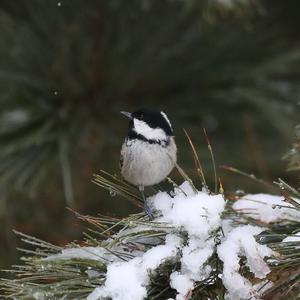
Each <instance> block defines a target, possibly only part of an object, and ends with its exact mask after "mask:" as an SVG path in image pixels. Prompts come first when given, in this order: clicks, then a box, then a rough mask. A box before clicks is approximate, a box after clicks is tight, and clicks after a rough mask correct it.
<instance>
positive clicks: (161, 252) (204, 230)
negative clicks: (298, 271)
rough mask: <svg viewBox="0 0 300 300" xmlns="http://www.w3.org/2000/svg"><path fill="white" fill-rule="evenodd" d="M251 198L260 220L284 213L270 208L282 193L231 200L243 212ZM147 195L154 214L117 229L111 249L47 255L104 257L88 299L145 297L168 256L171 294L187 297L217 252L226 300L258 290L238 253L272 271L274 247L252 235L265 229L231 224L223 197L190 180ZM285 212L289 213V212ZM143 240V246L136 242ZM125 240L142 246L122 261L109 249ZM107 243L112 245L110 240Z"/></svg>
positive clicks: (255, 268) (259, 274)
mask: <svg viewBox="0 0 300 300" xmlns="http://www.w3.org/2000/svg"><path fill="white" fill-rule="evenodd" d="M253 199H255V200H258V201H259V202H254V203H255V208H257V205H260V206H262V207H260V206H259V211H258V214H259V217H260V218H264V220H268V221H271V220H274V218H271V211H272V212H273V211H274V210H275V212H276V213H275V214H276V218H278V217H279V214H282V212H283V209H282V208H281V209H280V213H279V212H277V211H276V208H275V209H273V208H272V207H271V208H270V207H269V206H272V205H274V203H275V204H279V203H280V204H282V200H283V198H282V197H276V196H271V195H263V194H259V195H247V196H245V197H243V198H242V199H240V200H239V201H237V202H236V203H235V205H234V206H235V209H237V210H239V211H240V209H242V210H243V211H244V210H245V209H246V207H249V203H250V205H251V204H252V203H253V202H252V200H253ZM147 200H148V203H149V205H150V206H151V208H152V210H153V212H154V215H155V216H156V218H155V219H154V220H153V221H152V222H150V223H149V224H143V223H141V224H138V223H137V224H131V225H130V226H128V227H127V228H126V229H123V230H121V231H120V232H119V233H117V234H116V235H115V236H114V237H113V238H115V240H116V241H120V242H118V243H114V245H113V246H112V247H111V248H110V251H111V252H108V251H107V250H106V249H105V248H102V247H82V248H69V249H65V250H63V251H62V253H60V254H57V255H52V256H49V257H48V258H46V259H47V260H51V259H57V258H59V259H70V258H87V259H93V260H101V261H103V262H105V264H106V265H107V272H106V278H105V280H104V283H103V284H102V285H100V283H99V286H98V287H96V288H95V289H94V291H93V292H92V293H90V295H89V296H88V298H87V299H88V300H98V299H106V298H108V299H113V300H143V299H145V298H146V297H147V296H148V295H147V291H148V289H149V285H150V276H151V275H152V274H155V273H156V270H157V268H158V267H160V266H161V265H162V264H164V263H166V262H170V261H171V262H173V263H174V265H175V262H176V265H177V266H178V268H177V269H176V270H174V271H173V272H172V273H171V274H170V286H171V287H172V288H173V289H174V290H175V291H176V296H174V299H176V300H184V299H187V296H188V295H189V293H190V292H191V291H192V290H193V288H194V286H195V285H197V283H198V282H200V281H203V280H205V279H208V278H210V280H211V275H212V272H213V271H215V270H213V267H212V266H211V265H210V261H211V258H212V257H213V256H215V255H218V257H219V259H221V260H222V261H223V273H222V275H220V276H221V277H220V278H221V279H222V280H223V284H224V286H225V287H226V289H227V296H226V299H232V300H239V299H248V298H249V297H251V296H253V295H256V293H257V289H258V288H257V287H256V286H253V285H252V284H251V282H250V281H249V280H247V279H246V278H245V277H243V276H242V275H241V272H240V271H241V270H240V269H241V266H240V263H241V257H244V258H245V260H244V261H245V265H246V266H247V267H248V268H249V270H250V271H251V272H252V273H253V275H254V276H255V277H256V278H258V279H262V280H263V279H265V277H266V275H267V274H268V273H269V272H270V269H269V267H268V266H267V264H266V263H265V261H264V258H265V257H270V256H271V255H272V250H271V249H269V248H268V247H267V246H265V245H260V244H258V243H257V242H256V240H255V236H256V235H258V234H259V233H260V232H261V231H262V230H263V228H260V227H256V226H250V225H239V226H237V227H233V226H232V224H230V220H228V219H224V217H222V214H223V212H224V209H225V200H224V198H223V196H222V195H214V194H208V193H206V192H204V191H196V190H195V189H194V187H192V186H191V185H190V183H188V182H184V183H183V184H182V185H181V186H179V187H177V188H175V189H174V191H173V193H172V196H170V195H169V194H168V193H166V192H159V193H157V194H156V195H154V196H153V197H150V198H148V199H147ZM268 203H270V204H268ZM284 204H285V205H286V203H284ZM252 208H254V206H251V212H250V213H251V214H253V210H252ZM260 209H261V210H260ZM270 209H271V210H270ZM284 214H285V215H289V216H290V215H291V214H290V212H284ZM292 214H294V212H292ZM254 216H255V217H257V216H258V215H257V214H255V215H254ZM221 229H222V230H221ZM149 230H153V231H156V230H157V231H158V232H160V233H163V234H162V236H160V237H159V238H157V237H152V236H150V237H147V234H145V235H144V234H143V232H149ZM135 233H136V235H135ZM164 234H165V238H163V236H164ZM148 239H149V241H148ZM143 240H145V245H143V244H139V243H142V241H143ZM125 243H132V244H136V245H141V246H142V247H141V248H140V249H141V250H134V251H132V252H128V251H127V252H126V255H124V256H123V258H125V259H126V260H122V259H120V258H119V257H117V256H115V255H113V254H112V252H113V251H118V253H122V251H123V253H124V254H125V252H124V244H125ZM107 244H110V241H109V240H108V241H107ZM129 255H132V256H129ZM131 257H132V258H131ZM86 273H87V274H88V276H90V277H95V276H97V271H96V270H88V271H86ZM100 275H101V276H103V274H99V276H100ZM170 299H171V298H170Z"/></svg>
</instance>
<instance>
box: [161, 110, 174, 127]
mask: <svg viewBox="0 0 300 300" xmlns="http://www.w3.org/2000/svg"><path fill="white" fill-rule="evenodd" d="M160 113H161V115H162V116H163V117H164V118H165V120H166V121H167V122H168V124H169V125H170V128H171V129H172V130H173V128H172V125H171V122H170V120H169V119H168V117H167V115H166V114H165V113H164V112H163V111H161V112H160Z"/></svg>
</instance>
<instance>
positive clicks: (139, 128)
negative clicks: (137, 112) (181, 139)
mask: <svg viewBox="0 0 300 300" xmlns="http://www.w3.org/2000/svg"><path fill="white" fill-rule="evenodd" d="M133 124H134V128H133V130H134V131H135V132H136V133H137V134H140V135H143V136H144V137H145V138H146V139H148V140H157V141H159V140H166V139H167V136H166V133H165V132H164V130H163V129H161V128H151V127H150V126H149V125H148V124H147V123H146V122H144V121H142V120H138V119H135V118H134V119H133Z"/></svg>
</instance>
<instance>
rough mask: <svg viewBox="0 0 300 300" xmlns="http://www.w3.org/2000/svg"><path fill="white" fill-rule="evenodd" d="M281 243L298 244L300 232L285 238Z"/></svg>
mask: <svg viewBox="0 0 300 300" xmlns="http://www.w3.org/2000/svg"><path fill="white" fill-rule="evenodd" d="M282 242H283V243H290V242H300V231H299V232H297V233H295V234H293V235H290V236H288V237H286V238H285V239H284V240H283V241H282Z"/></svg>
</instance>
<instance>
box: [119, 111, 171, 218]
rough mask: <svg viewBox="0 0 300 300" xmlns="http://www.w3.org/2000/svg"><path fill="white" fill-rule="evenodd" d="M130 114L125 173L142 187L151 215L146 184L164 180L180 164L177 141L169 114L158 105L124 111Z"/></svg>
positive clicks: (123, 161) (123, 155)
mask: <svg viewBox="0 0 300 300" xmlns="http://www.w3.org/2000/svg"><path fill="white" fill-rule="evenodd" d="M121 113H122V114H123V115H125V116H126V117H127V118H129V130H128V135H127V137H126V138H125V141H124V143H123V145H122V150H121V158H120V165H121V174H122V176H123V177H124V179H125V180H126V181H128V182H130V183H131V184H133V185H136V186H138V187H139V190H140V192H141V194H142V198H143V200H144V208H145V212H146V214H147V215H148V216H149V218H150V219H151V218H152V214H151V210H150V208H149V207H148V205H147V202H146V199H145V195H144V187H145V186H151V185H155V184H158V183H160V182H161V181H163V180H164V179H165V178H166V177H167V176H168V175H169V174H170V172H171V171H172V169H173V168H174V166H175V164H176V159H177V156H176V153H177V148H176V143H175V139H174V135H173V128H172V125H171V123H170V121H169V119H168V117H167V115H166V114H165V113H164V112H162V111H159V110H156V109H140V110H137V111H135V112H133V113H129V112H124V111H121Z"/></svg>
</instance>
